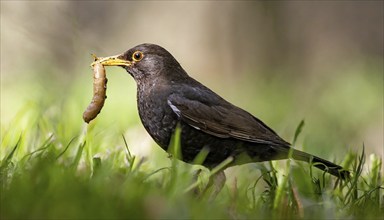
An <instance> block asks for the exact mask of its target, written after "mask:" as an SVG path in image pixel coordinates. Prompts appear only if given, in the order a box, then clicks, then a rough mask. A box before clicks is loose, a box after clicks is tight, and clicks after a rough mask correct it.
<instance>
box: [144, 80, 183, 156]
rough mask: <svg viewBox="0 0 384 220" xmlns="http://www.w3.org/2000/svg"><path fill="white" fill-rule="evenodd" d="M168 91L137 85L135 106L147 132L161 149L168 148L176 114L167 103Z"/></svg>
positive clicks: (175, 122) (175, 121)
mask: <svg viewBox="0 0 384 220" xmlns="http://www.w3.org/2000/svg"><path fill="white" fill-rule="evenodd" d="M169 94H170V92H168V91H167V90H166V89H161V88H160V89H159V87H154V86H146V87H144V88H143V87H138V91H137V106H138V110H139V115H140V119H141V122H142V123H143V125H144V127H145V129H146V130H147V132H148V133H149V134H150V135H151V137H152V138H153V139H154V140H155V141H156V143H157V144H159V145H160V146H161V147H162V148H163V149H167V148H168V144H169V141H170V138H171V135H172V133H173V131H174V129H175V127H176V124H177V120H178V119H177V116H176V114H175V113H174V112H173V111H172V109H171V108H170V107H169V105H168V104H167V98H168V96H169Z"/></svg>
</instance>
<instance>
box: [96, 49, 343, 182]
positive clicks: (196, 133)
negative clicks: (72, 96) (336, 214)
mask: <svg viewBox="0 0 384 220" xmlns="http://www.w3.org/2000/svg"><path fill="white" fill-rule="evenodd" d="M100 62H101V63H102V64H104V65H117V66H122V67H124V68H125V69H126V71H127V72H128V73H129V74H130V75H131V76H132V77H133V78H134V80H135V81H136V83H137V102H138V109H139V115H140V119H141V121H142V123H143V125H144V127H145V129H146V130H147V131H148V133H149V134H150V135H151V137H152V138H153V139H154V140H155V141H156V142H157V144H159V145H160V146H161V147H162V148H163V149H164V150H167V148H168V145H169V143H170V140H171V136H172V134H173V132H174V131H175V128H176V125H177V124H178V123H179V124H180V126H181V149H182V158H183V160H184V161H186V162H191V161H193V159H194V158H195V157H196V156H197V154H198V153H199V152H200V151H201V150H202V148H207V149H208V150H209V154H208V156H207V157H206V159H205V161H204V163H203V165H205V166H206V167H209V168H212V167H214V166H215V165H217V164H219V163H220V162H222V161H223V160H225V159H226V158H228V157H230V156H232V157H234V158H235V160H234V162H233V165H234V164H242V163H248V162H260V161H269V160H278V159H287V158H288V153H289V150H290V149H291V147H290V144H289V143H288V142H286V141H284V140H283V139H282V138H280V137H279V136H278V135H277V134H276V132H274V131H273V130H272V129H271V128H269V127H268V126H267V125H266V124H264V123H263V122H262V121H261V120H259V119H257V118H256V117H254V116H253V115H251V114H250V113H248V112H247V111H245V110H243V109H241V108H239V107H237V106H235V105H233V104H231V103H229V102H228V101H226V100H224V99H223V98H221V97H220V96H219V95H217V94H216V93H215V92H213V91H212V90H210V89H209V88H207V87H206V86H204V85H202V84H201V83H199V82H198V81H196V80H195V79H193V78H191V77H190V76H188V74H187V73H186V71H185V70H184V69H183V68H182V67H181V65H180V64H179V63H178V62H177V60H176V59H175V58H174V57H173V56H172V55H171V54H170V53H169V52H168V51H167V50H165V49H164V48H162V47H160V46H158V45H154V44H141V45H138V46H136V47H134V48H132V49H130V50H128V51H127V52H125V53H123V54H122V55H119V56H114V57H106V58H103V59H101V60H100ZM292 157H293V158H294V159H297V160H301V161H306V162H311V161H312V162H313V163H314V165H315V166H316V167H318V168H320V169H322V170H326V171H327V172H329V173H331V174H333V175H335V176H339V177H343V178H344V177H346V176H348V175H349V173H348V171H345V170H343V168H342V167H341V166H338V165H336V164H334V163H331V162H329V161H327V160H324V159H321V158H319V157H316V156H313V155H310V154H307V153H305V152H302V151H298V150H293V149H292ZM239 158H242V159H241V160H240V159H239ZM244 158H247V159H244Z"/></svg>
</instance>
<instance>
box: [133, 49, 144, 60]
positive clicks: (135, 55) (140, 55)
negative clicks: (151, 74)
mask: <svg viewBox="0 0 384 220" xmlns="http://www.w3.org/2000/svg"><path fill="white" fill-rule="evenodd" d="M143 57H144V54H143V53H142V52H141V51H136V52H134V53H133V54H132V60H133V61H136V62H138V61H140V60H141V59H143Z"/></svg>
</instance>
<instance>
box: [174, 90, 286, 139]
mask: <svg viewBox="0 0 384 220" xmlns="http://www.w3.org/2000/svg"><path fill="white" fill-rule="evenodd" d="M215 95H216V94H215ZM200 97H201V96H200ZM211 97H212V96H211ZM220 99H221V98H220ZM167 102H168V105H169V106H170V107H171V108H172V110H173V112H174V113H175V114H177V115H178V117H179V118H180V119H181V120H182V121H184V122H186V123H188V124H189V125H190V126H192V127H194V128H196V129H199V130H201V131H203V132H206V133H208V134H211V135H214V136H217V137H220V138H236V139H239V140H244V141H249V142H254V143H260V144H270V145H279V146H281V145H283V146H289V143H287V142H286V141H284V140H283V139H282V138H280V137H279V136H278V135H277V134H276V133H275V132H274V131H273V130H272V129H270V128H269V127H268V126H267V125H265V124H264V123H263V122H262V121H260V120H259V119H257V118H256V117H254V116H252V115H251V114H250V113H248V112H246V111H244V110H243V109H241V108H238V107H236V106H234V105H232V104H230V103H229V102H227V101H225V100H223V99H221V100H219V101H212V100H204V99H203V98H197V97H194V98H191V97H189V98H188V95H187V96H186V95H181V94H171V95H170V96H169V97H168V100H167Z"/></svg>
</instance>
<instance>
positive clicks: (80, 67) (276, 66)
mask: <svg viewBox="0 0 384 220" xmlns="http://www.w3.org/2000/svg"><path fill="white" fill-rule="evenodd" d="M383 17H384V15H383V2H382V1H324V2H323V1H274V2H262V1H257V2H248V1H247V2H231V1H225V2H216V1H212V2H210V1H185V2H167V1H159V2H155V1H153V2H152V1H133V2H130V1H129V2H124V1H105V2H104V1H1V42H0V46H1V129H2V131H1V134H2V136H3V135H4V134H5V133H6V132H7V131H9V130H11V129H16V127H17V129H16V130H17V131H18V132H22V131H23V130H27V129H28V128H31V127H33V126H36V124H34V123H33V121H32V122H31V118H35V120H40V119H41V118H43V119H44V121H45V123H47V124H48V123H52V124H54V125H55V126H54V128H49V129H48V127H49V126H44V123H43V124H41V123H40V124H39V125H38V126H39V127H38V129H41V131H42V132H47V133H49V132H51V133H54V134H55V135H57V138H59V139H62V141H63V143H68V141H69V140H70V139H71V138H73V137H75V136H78V135H79V133H81V132H82V130H83V129H84V126H85V124H84V122H83V121H82V118H81V117H82V112H83V110H84V109H85V108H86V106H87V105H88V103H89V102H90V100H91V97H92V71H91V69H90V67H89V64H90V63H91V61H92V57H91V56H90V53H95V54H96V55H98V56H108V55H115V54H119V53H122V52H124V51H125V50H127V49H129V48H131V47H133V46H135V45H137V44H140V43H145V42H148V43H156V44H159V45H161V46H163V47H165V48H166V49H168V50H169V51H170V52H171V53H172V54H173V55H174V56H175V57H176V59H177V60H178V61H179V62H180V63H181V64H182V66H183V68H184V69H185V70H186V71H187V72H188V73H189V74H190V75H191V76H192V77H194V78H196V79H197V80H199V81H201V82H203V83H204V84H205V85H207V86H208V87H210V88H211V89H213V90H214V91H216V92H217V93H219V94H220V95H221V96H223V97H224V98H226V99H227V100H229V101H230V102H232V103H234V104H236V105H238V106H240V107H242V108H244V109H246V110H248V111H249V112H251V113H252V114H254V115H256V116H258V117H259V118H260V119H261V120H263V121H264V122H265V123H267V124H269V125H270V126H271V127H272V128H273V129H274V130H275V131H277V132H278V133H279V134H280V135H281V136H282V137H283V138H284V139H286V140H288V141H292V138H293V136H294V132H295V129H296V127H297V126H298V124H299V122H300V121H301V120H302V119H304V120H305V127H304V130H303V132H302V134H301V135H300V138H299V140H298V143H297V145H298V146H297V147H298V148H300V149H304V150H306V151H309V152H311V153H313V154H317V155H319V156H322V157H324V158H327V159H330V160H333V159H335V160H341V159H342V158H343V156H344V155H345V154H346V153H347V152H349V151H357V150H358V151H361V149H362V146H363V145H364V146H365V148H366V152H367V153H368V154H370V153H376V154H380V155H382V153H383V48H384V46H383V39H384V36H383ZM107 73H108V78H109V81H108V91H107V94H108V99H107V100H106V104H105V107H104V109H103V110H102V112H101V114H100V115H99V116H98V119H96V120H97V121H96V124H95V129H98V131H99V132H98V133H97V134H98V135H99V138H102V139H104V140H105V139H107V140H110V145H107V146H105V148H100V149H94V153H95V154H98V153H100V154H102V153H103V152H106V151H111V150H113V149H117V150H118V149H119V146H117V145H118V144H116V145H115V144H114V143H115V142H116V141H114V140H117V139H118V140H119V143H120V142H121V134H125V136H126V137H127V141H128V143H129V146H130V147H132V148H133V151H134V153H135V154H143V155H149V154H152V153H153V152H155V153H156V154H157V153H159V152H161V151H160V150H159V149H158V147H154V146H155V144H154V142H153V141H152V140H151V139H150V138H149V136H148V135H147V134H146V132H145V130H144V129H143V127H142V126H141V124H140V120H139V117H138V114H137V110H136V91H135V90H136V86H135V83H134V81H133V79H131V77H130V76H129V75H128V74H127V73H126V72H125V71H124V70H122V69H119V68H118V67H109V68H108V69H107ZM31 115H32V116H33V117H31ZM63 119H64V121H65V123H62V121H63ZM59 122H60V123H59ZM15 132H16V131H15ZM16 133H17V132H16ZM47 135H48V134H47Z"/></svg>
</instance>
